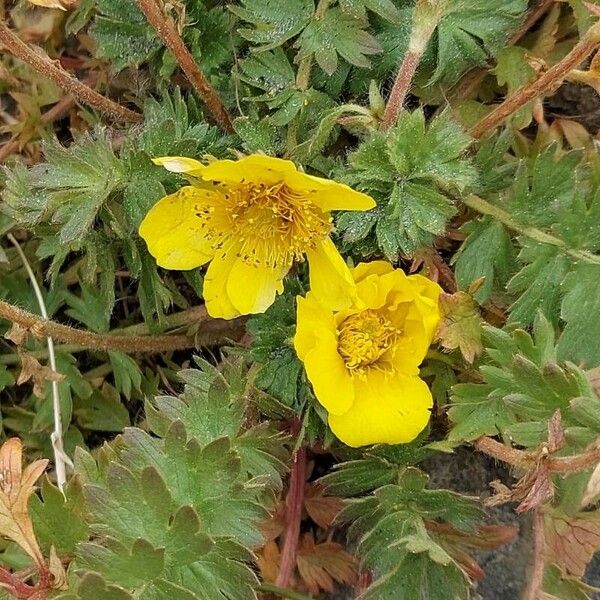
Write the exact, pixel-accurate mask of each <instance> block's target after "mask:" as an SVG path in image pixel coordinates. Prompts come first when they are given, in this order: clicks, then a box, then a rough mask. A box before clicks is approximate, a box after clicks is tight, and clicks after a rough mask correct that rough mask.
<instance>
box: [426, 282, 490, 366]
mask: <svg viewBox="0 0 600 600" xmlns="http://www.w3.org/2000/svg"><path fill="white" fill-rule="evenodd" d="M440 311H441V313H442V315H441V316H442V319H441V322H440V325H439V327H438V330H437V337H438V339H439V340H440V343H441V345H442V346H443V347H444V348H446V349H447V350H454V349H455V348H460V351H461V353H462V355H463V356H464V357H465V360H466V361H467V362H470V363H472V362H473V360H474V359H475V357H476V356H477V355H478V354H480V353H481V351H482V350H483V344H482V342H481V335H482V333H483V320H482V318H481V315H480V314H479V311H478V309H477V307H476V304H475V301H474V300H473V297H472V296H470V295H469V294H467V293H466V292H456V293H455V294H442V295H441V296H440Z"/></svg>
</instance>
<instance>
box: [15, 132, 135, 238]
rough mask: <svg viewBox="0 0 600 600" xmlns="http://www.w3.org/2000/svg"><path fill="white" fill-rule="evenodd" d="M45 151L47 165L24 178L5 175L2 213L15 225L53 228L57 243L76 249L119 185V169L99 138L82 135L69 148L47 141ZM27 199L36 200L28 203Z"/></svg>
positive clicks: (106, 143) (18, 172) (103, 139)
mask: <svg viewBox="0 0 600 600" xmlns="http://www.w3.org/2000/svg"><path fill="white" fill-rule="evenodd" d="M43 150H44V155H45V158H46V162H45V163H41V164H39V165H37V166H36V167H34V168H33V169H31V170H30V171H29V172H28V174H27V175H25V173H24V172H23V171H22V170H21V169H16V170H15V171H13V172H11V173H10V174H9V180H8V182H7V188H8V190H9V191H8V192H7V193H6V194H5V196H4V199H5V202H6V207H5V210H6V212H7V213H8V214H9V215H10V216H11V217H12V218H14V219H15V220H16V221H17V222H27V223H33V222H38V221H40V220H44V221H51V222H52V223H55V224H57V225H58V227H59V232H58V235H59V240H60V242H61V244H64V245H67V246H71V247H73V248H75V247H77V245H78V244H80V243H81V240H82V238H84V237H85V236H86V235H87V234H88V232H89V231H90V230H91V229H92V228H93V226H94V221H95V219H96V217H97V215H98V213H99V211H100V210H101V209H102V207H103V206H104V204H105V203H106V202H107V200H108V199H109V198H110V196H111V194H112V193H114V192H115V190H117V189H119V188H120V187H121V186H122V185H123V177H124V172H123V165H122V164H121V163H120V162H119V160H118V159H117V157H116V156H115V154H114V152H113V150H112V148H111V145H110V142H109V140H108V139H107V138H106V137H103V136H100V135H99V136H98V137H96V138H92V137H91V136H89V135H84V136H82V137H80V138H79V139H78V140H77V141H76V142H75V143H74V144H72V145H71V146H69V147H68V148H65V147H63V146H61V145H60V144H59V143H58V142H57V141H56V140H50V141H48V142H47V143H46V144H44V147H43ZM30 194H33V198H34V200H32V199H31V198H27V196H29V195H30ZM32 202H35V204H34V205H32Z"/></svg>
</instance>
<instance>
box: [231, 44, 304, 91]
mask: <svg viewBox="0 0 600 600" xmlns="http://www.w3.org/2000/svg"><path fill="white" fill-rule="evenodd" d="M240 68H241V70H242V80H243V81H244V82H246V83H248V84H250V85H252V86H254V87H257V88H259V89H261V90H262V91H263V92H265V94H266V95H267V96H270V97H273V96H275V95H276V94H278V93H279V92H283V91H284V90H287V89H288V88H290V87H291V86H293V84H294V82H295V79H296V74H295V73H294V68H293V67H292V65H291V63H290V61H289V59H288V57H287V55H286V53H285V52H284V51H283V49H281V48H275V50H273V51H268V52H260V53H259V54H256V55H254V56H250V57H248V58H246V59H244V60H242V61H241V62H240Z"/></svg>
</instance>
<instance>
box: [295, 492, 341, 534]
mask: <svg viewBox="0 0 600 600" xmlns="http://www.w3.org/2000/svg"><path fill="white" fill-rule="evenodd" d="M304 508H305V509H306V512H307V513H308V516H309V517H310V518H311V519H312V520H313V521H314V522H315V523H316V524H317V525H318V526H319V527H322V528H323V529H329V528H330V527H331V526H332V525H333V522H334V521H335V518H336V517H337V516H338V514H339V512H340V511H341V510H342V508H344V501H343V500H342V499H341V498H336V497H335V496H326V495H324V490H323V488H322V487H320V486H316V485H312V484H307V486H306V491H305V496H304Z"/></svg>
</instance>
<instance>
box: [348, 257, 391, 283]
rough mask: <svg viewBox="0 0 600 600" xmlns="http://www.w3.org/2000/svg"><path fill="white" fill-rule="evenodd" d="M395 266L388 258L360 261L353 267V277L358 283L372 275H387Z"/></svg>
mask: <svg viewBox="0 0 600 600" xmlns="http://www.w3.org/2000/svg"><path fill="white" fill-rule="evenodd" d="M393 270H394V267H393V266H392V264H391V263H389V262H387V261H386V260H374V261H373V262H368V263H359V264H358V265H356V267H354V269H352V277H353V278H354V281H355V282H356V283H358V282H359V281H362V280H363V279H366V278H367V277H369V276H370V275H385V274H386V273H391V272H392V271H393Z"/></svg>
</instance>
